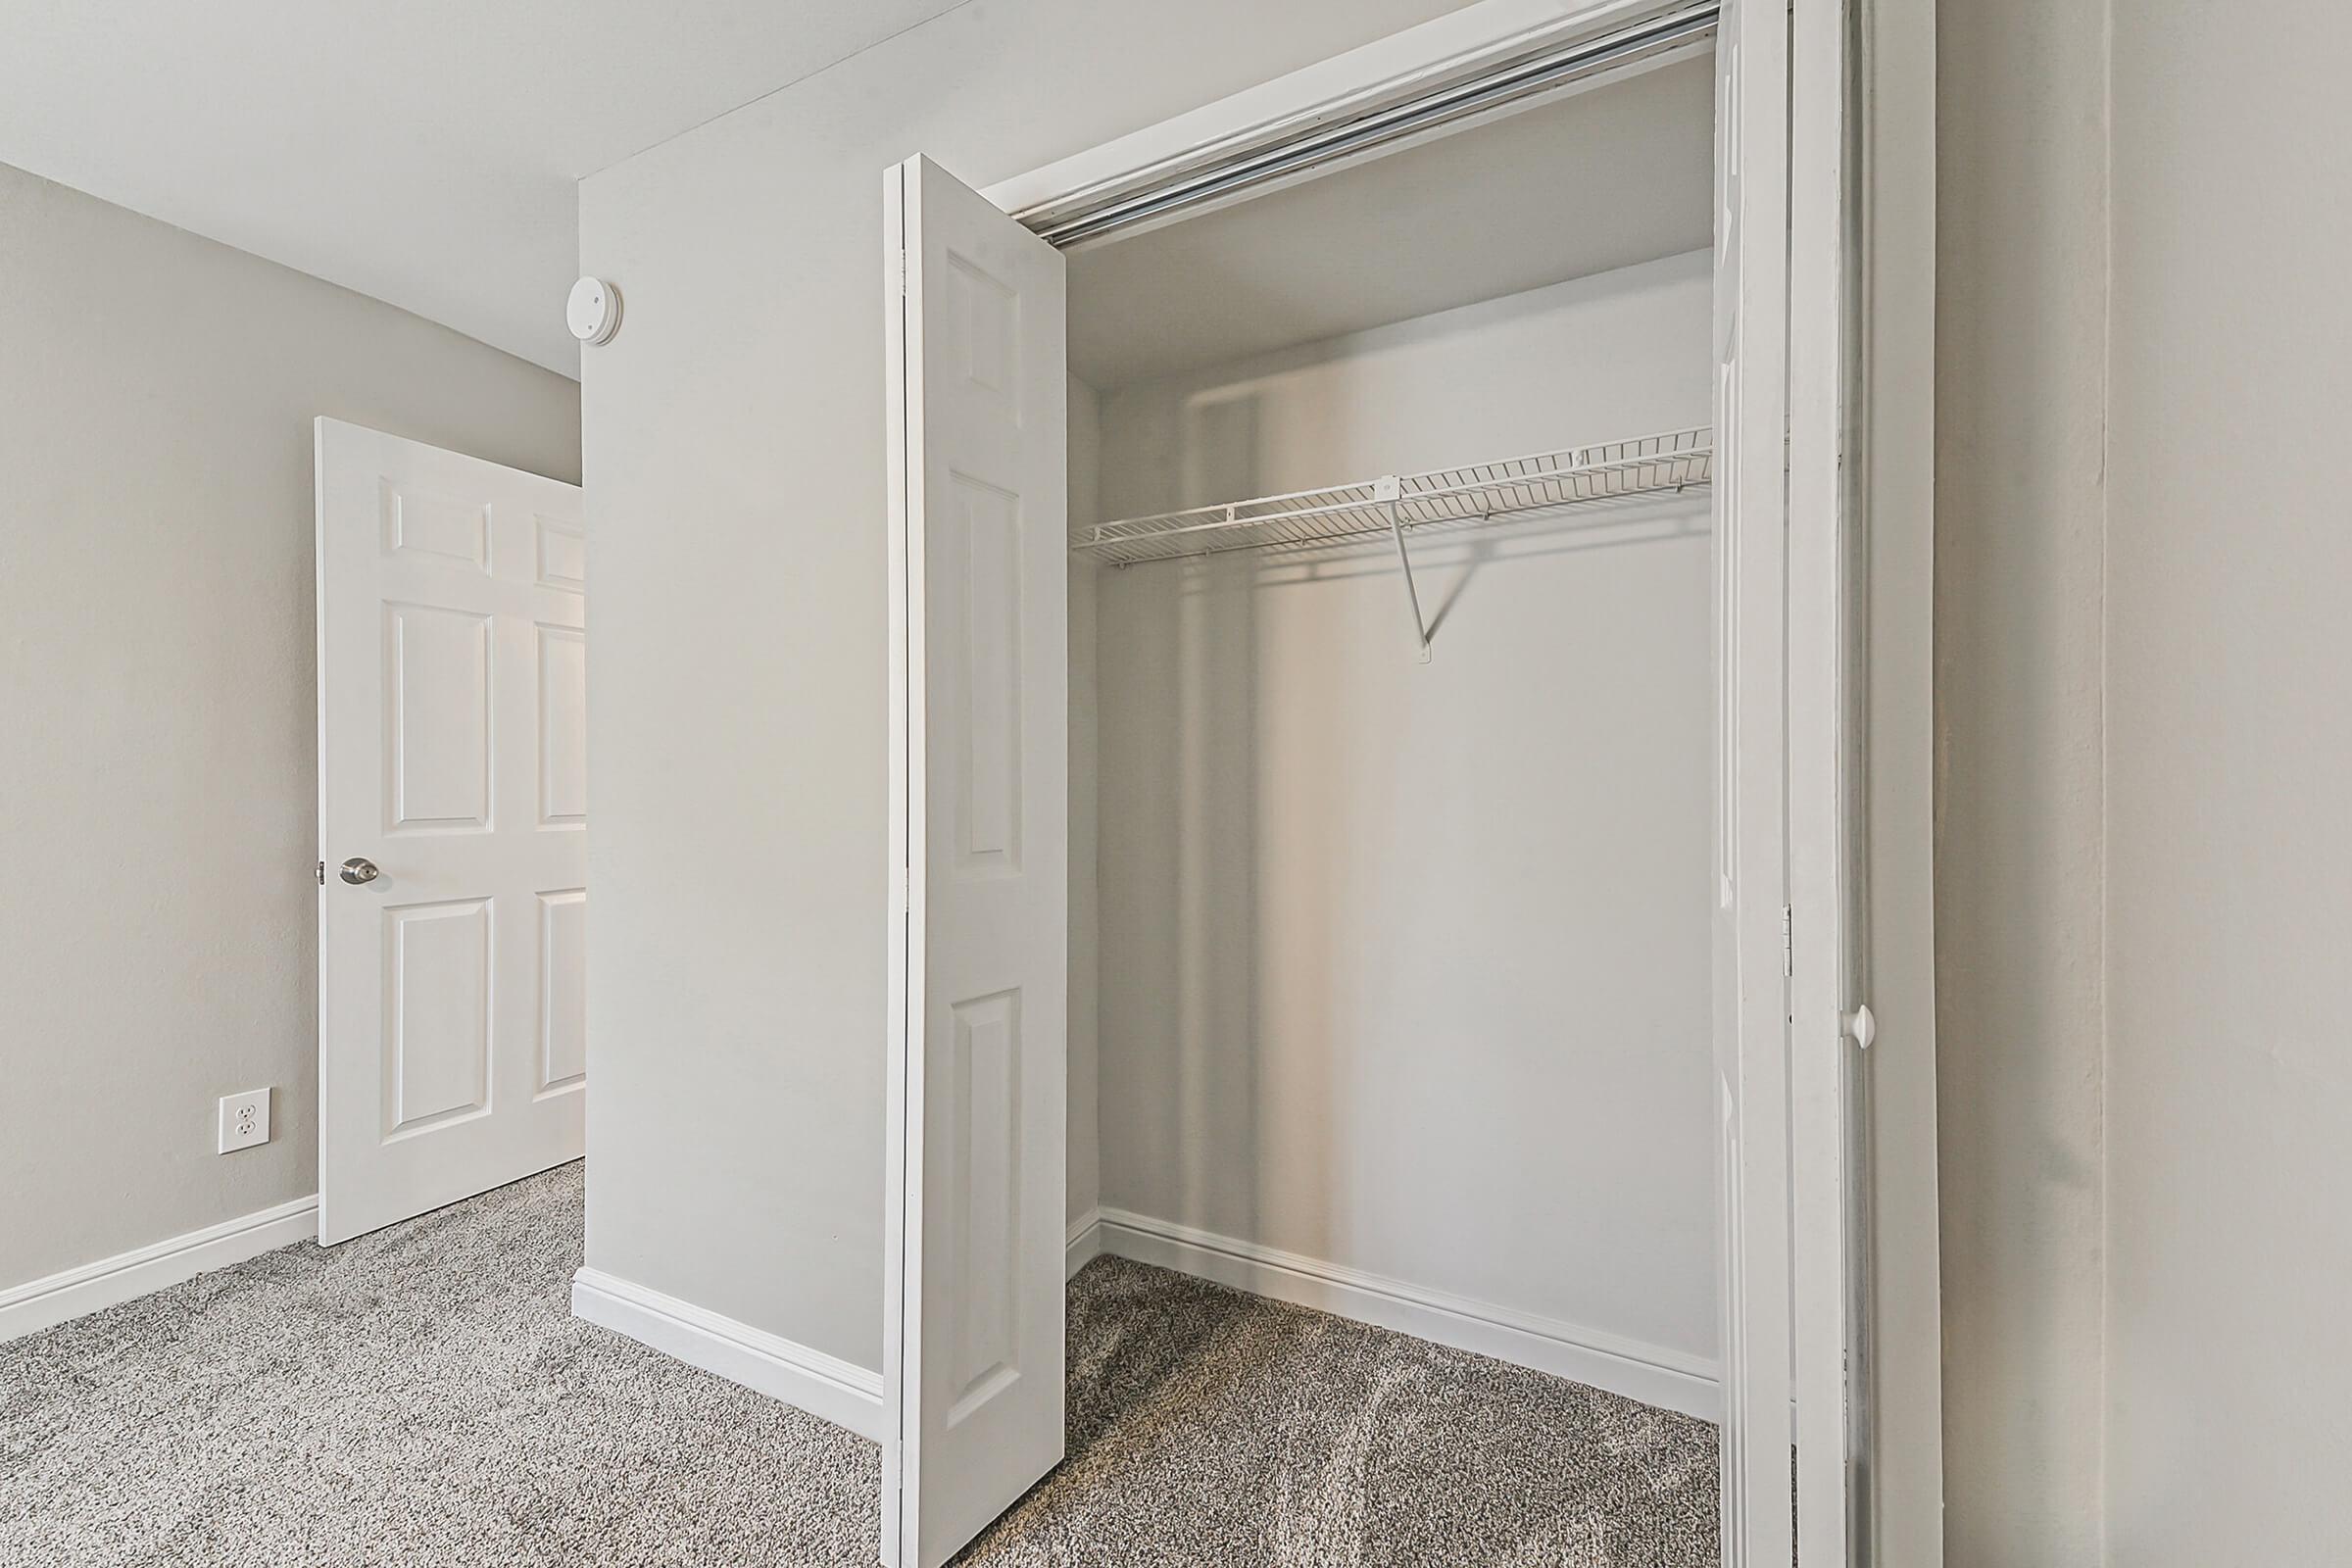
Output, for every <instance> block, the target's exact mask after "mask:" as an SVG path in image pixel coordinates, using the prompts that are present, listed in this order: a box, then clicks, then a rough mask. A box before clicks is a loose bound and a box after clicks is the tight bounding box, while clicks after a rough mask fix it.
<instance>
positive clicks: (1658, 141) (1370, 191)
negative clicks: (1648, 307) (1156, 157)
mask: <svg viewBox="0 0 2352 1568" xmlns="http://www.w3.org/2000/svg"><path fill="white" fill-rule="evenodd" d="M1714 124H1715V121H1714V66H1713V64H1712V62H1711V61H1710V60H1708V59H1705V58H1701V59H1697V60H1690V61H1685V62H1682V63H1680V64H1676V65H1672V66H1666V67H1662V68H1660V69H1658V70H1655V71H1651V72H1648V73H1643V74H1641V75H1637V76H1633V77H1630V78H1627V79H1623V80H1619V81H1615V82H1611V83H1609V84H1607V85H1605V86H1601V87H1597V88H1594V89H1593V90H1590V91H1587V92H1583V93H1579V94H1577V95H1575V96H1573V97H1568V98H1563V99H1558V100H1555V101H1553V102H1551V103H1548V104H1545V105H1543V106H1541V107H1539V108H1535V109H1530V110H1526V111H1524V112H1522V113H1520V114H1517V115H1514V116H1511V117H1510V118H1509V119H1506V120H1500V121H1496V122H1493V123H1489V124H1486V125H1481V126H1479V127H1477V128H1475V129H1472V130H1465V131H1461V132H1458V133H1456V134H1454V135H1451V136H1447V137H1445V138H1443V139H1441V140H1438V141H1433V142H1425V143H1423V144H1421V145H1420V146H1417V147H1411V148H1407V149H1406V150H1405V151H1402V152H1398V153H1393V154H1391V155H1389V156H1388V157H1386V158H1381V159H1377V160H1375V161H1373V162H1370V163H1365V164H1358V165H1355V166H1354V167H1352V168H1348V169H1344V170H1341V171H1339V172H1335V173H1331V174H1327V175H1325V176H1323V177H1322V178H1320V179H1316V180H1311V181H1308V182H1307V183H1305V184H1300V185H1293V186H1290V187H1288V188H1287V189H1282V190H1277V191H1274V192H1272V193H1271V194H1268V195H1264V196H1260V197H1257V198H1256V199H1255V200H1252V201H1248V202H1244V203H1241V204H1240V205H1238V206H1234V207H1227V208H1223V209H1221V210H1218V211H1216V212H1212V213H1208V214H1205V215H1203V216H1201V217H1199V218H1194V219H1190V220H1188V221H1184V222H1180V223H1174V224H1171V225H1169V226H1167V227H1165V228H1156V229H1152V230H1150V231H1148V232H1146V233H1143V234H1139V235H1137V236H1136V237H1134V238H1132V239H1125V240H1120V241H1117V242H1115V243H1111V244H1106V245H1102V246H1099V247H1097V248H1095V249H1092V250H1081V251H1077V252H1074V253H1072V254H1071V256H1070V258H1069V279H1070V365H1071V368H1072V369H1073V370H1075V371H1076V373H1077V374H1078V376H1079V377H1080V378H1081V379H1082V380H1085V381H1087V382H1088V383H1090V384H1091V385H1093V386H1095V387H1096V388H1097V389H1099V390H1108V389H1109V388H1112V387H1118V386H1124V385H1127V384H1129V383H1131V382H1135V381H1140V380H1148V379H1151V378H1152V377H1155V376H1161V375H1173V374H1177V373H1179V372H1182V371H1186V370H1194V369H1200V368H1203V367H1207V366H1212V365H1223V364H1227V363H1229V362H1232V361H1235V360H1240V359H1244V358H1248V357H1250V356H1251V355H1256V354H1264V353H1270V352H1272V351H1274V350H1276V349H1282V348H1289V347H1292V346H1294V345H1296V344H1300V343H1311V342H1316V341H1319V340H1321V339H1323V338H1328V337H1337V336H1339V335H1341V334H1342V333H1346V332H1355V331H1361V330H1364V329H1365V328H1367V327H1373V326H1382V325H1386V324H1388V323H1390V322H1392V321H1403V320H1409V319H1412V318H1414V317H1417V316H1426V315H1428V314H1430V313H1431V312H1433V311H1443V310H1449V309H1451V308H1453V307H1454V306H1458V305H1470V304H1475V303H1477V302H1478V301H1480V300H1489V299H1495V298H1496V297H1498V296H1500V295H1504V294H1515V293H1518V292H1519V291H1521V290H1522V289H1530V288H1537V287H1541V286H1542V285H1544V284H1546V283H1557V282H1563V281H1566V280H1567V279H1569V278H1574V277H1587V276H1590V275H1592V274H1593V273H1595V272H1605V271H1608V270H1611V269H1612V268H1618V267H1630V266H1632V265H1634V264H1635V263H1637V262H1646V261H1654V260H1656V259H1658V258H1659V257H1663V256H1673V255H1678V254H1680V253H1682V252H1685V251H1693V250H1700V249H1703V248H1705V247H1706V246H1707V245H1708V244H1709V243H1710V240H1711V235H1712V226H1711V225H1712V221H1713V215H1714V196H1713V192H1714V177H1715V175H1714Z"/></svg>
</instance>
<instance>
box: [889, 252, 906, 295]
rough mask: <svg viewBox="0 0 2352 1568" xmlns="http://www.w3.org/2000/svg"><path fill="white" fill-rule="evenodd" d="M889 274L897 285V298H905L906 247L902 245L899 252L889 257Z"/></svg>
mask: <svg viewBox="0 0 2352 1568" xmlns="http://www.w3.org/2000/svg"><path fill="white" fill-rule="evenodd" d="M890 275H891V280H892V281H893V282H895V283H897V284H898V286H899V298H901V299H905V298H906V297H907V248H906V247H905V246H903V245H902V246H901V247H899V253H898V254H897V255H896V256H893V257H892V258H891V259H890Z"/></svg>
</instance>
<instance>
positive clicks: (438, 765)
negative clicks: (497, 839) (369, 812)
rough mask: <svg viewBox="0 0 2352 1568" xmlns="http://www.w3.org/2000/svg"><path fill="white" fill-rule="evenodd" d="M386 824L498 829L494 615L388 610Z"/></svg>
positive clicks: (409, 827)
mask: <svg viewBox="0 0 2352 1568" xmlns="http://www.w3.org/2000/svg"><path fill="white" fill-rule="evenodd" d="M384 692H385V696H386V698H387V701H386V703H385V705H384V727H385V735H384V767H385V772H386V775H387V776H386V778H385V780H384V803H385V814H386V817H387V820H386V822H385V826H386V828H387V829H388V830H390V831H393V832H401V831H404V830H406V831H410V832H417V831H427V832H451V831H460V832H463V831H467V830H472V831H477V832H479V831H484V830H487V829H488V828H489V826H490V617H489V616H487V615H477V614H473V613H469V612H466V611H462V610H442V609H437V608H435V607H433V606H429V605H399V604H393V605H386V606H385V607H384Z"/></svg>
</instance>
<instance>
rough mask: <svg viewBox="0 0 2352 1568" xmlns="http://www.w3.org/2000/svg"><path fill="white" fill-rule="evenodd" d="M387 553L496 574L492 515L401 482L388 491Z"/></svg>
mask: <svg viewBox="0 0 2352 1568" xmlns="http://www.w3.org/2000/svg"><path fill="white" fill-rule="evenodd" d="M381 494H382V498H383V515H384V553H385V554H386V555H392V556H431V557H434V558H437V559H438V560H441V561H445V562H454V563H457V564H461V565H466V566H470V567H472V568H473V569H474V570H475V571H488V570H489V569H490V509H489V507H488V506H486V505H484V504H483V503H481V502H479V501H460V500H458V499H456V498H455V497H453V496H440V495H434V494H433V493H432V492H431V491H429V490H419V489H417V488H416V487H415V486H414V485H410V484H407V483H404V482H403V481H401V480H398V479H391V478H387V479H385V480H384V481H383V485H382V491H381Z"/></svg>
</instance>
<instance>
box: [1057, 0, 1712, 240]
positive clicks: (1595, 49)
mask: <svg viewBox="0 0 2352 1568" xmlns="http://www.w3.org/2000/svg"><path fill="white" fill-rule="evenodd" d="M1721 14H1722V6H1721V5H1720V3H1718V0H1704V3H1701V4H1696V5H1690V6H1684V7H1680V8H1678V9H1676V10H1673V11H1671V12H1668V13H1667V14H1665V15H1663V16H1659V17H1653V18H1651V19H1649V20H1648V21H1645V22H1641V23H1637V24H1635V25H1632V26H1629V27H1625V28H1621V29H1619V30H1618V31H1616V32H1611V33H1606V34H1603V35H1602V36H1600V37H1597V38H1584V39H1580V40H1578V41H1576V42H1572V43H1566V44H1559V45H1554V46H1551V47H1549V48H1546V49H1544V50H1542V51H1540V52H1538V53H1536V54H1534V55H1530V56H1526V57H1523V58H1521V59H1518V60H1513V61H1506V62H1503V63H1501V64H1499V65H1497V66H1495V67H1493V68H1491V69H1488V70H1485V71H1482V72H1481V73H1478V74H1477V75H1474V76H1471V77H1469V78H1468V79H1466V80H1455V81H1452V82H1448V83H1445V84H1443V85H1439V86H1435V87H1422V88H1419V89H1418V90H1415V91H1413V92H1412V93H1411V95H1410V96H1406V97H1401V98H1396V99H1392V100H1390V101H1389V102H1386V103H1382V104H1377V105H1373V106H1370V107H1366V108H1364V109H1361V110H1359V111H1357V112H1356V113H1354V114H1351V115H1348V116H1347V117H1346V118H1344V119H1341V120H1338V121H1335V122H1333V123H1330V124H1326V125H1322V126H1319V127H1317V128H1315V129H1313V130H1309V131H1306V132H1303V133H1300V132H1299V131H1298V130H1297V129H1296V128H1295V127H1293V126H1281V127H1275V128H1273V129H1270V130H1269V131H1268V132H1267V139H1265V140H1262V141H1259V142H1257V143H1256V144H1254V145H1251V146H1249V147H1246V148H1244V149H1242V150H1240V151H1236V152H1231V153H1228V154H1226V155H1225V156H1224V157H1222V158H1220V159H1219V160H1218V161H1216V162H1214V163H1211V164H1207V165H1203V166H1202V167H1201V168H1200V169H1197V170H1191V171H1186V172H1181V173H1178V174H1175V175H1173V176H1172V177H1168V178H1164V179H1160V180H1157V181H1155V182H1153V183H1152V184H1149V185H1146V186H1143V187H1142V188H1140V189H1139V188H1135V187H1133V186H1127V187H1123V188H1119V189H1113V190H1107V191H1102V192H1100V193H1098V194H1096V195H1094V196H1092V197H1089V196H1085V195H1081V196H1078V197H1075V198H1070V199H1065V200H1062V201H1057V202H1054V203H1053V204H1051V205H1049V206H1046V207H1042V208H1033V209H1031V210H1029V211H1027V212H1023V213H1020V214H1017V215H1016V216H1017V217H1018V218H1019V219H1020V221H1022V222H1023V223H1025V224H1027V225H1028V226H1029V227H1030V228H1031V229H1033V230H1034V231H1035V232H1036V233H1037V234H1038V235H1039V236H1040V237H1042V238H1043V239H1045V240H1046V242H1047V243H1048V244H1051V245H1054V246H1057V247H1059V248H1062V249H1065V250H1066V249H1068V248H1070V247H1072V246H1076V245H1082V244H1085V243H1086V242H1088V241H1090V240H1095V239H1100V238H1102V237H1103V236H1104V235H1106V234H1109V233H1112V232H1114V231H1115V230H1118V229H1122V228H1127V227H1131V226H1133V225H1134V224H1136V223H1140V222H1144V221H1148V220H1151V219H1155V218H1161V217H1165V216H1167V215H1168V214H1171V213H1176V212H1181V211H1183V210H1185V209H1188V208H1193V207H1199V206H1202V205H1204V204H1206V203H1210V202H1215V201H1220V200H1222V199H1224V198H1227V197H1230V196H1234V195H1238V194H1240V193H1241V192H1244V191H1247V190H1250V189H1251V188H1253V187H1255V186H1258V185H1264V184H1269V183H1272V182H1273V181H1276V180H1282V179H1288V178H1292V177H1294V176H1297V175H1299V174H1302V173H1305V172H1309V171H1311V170H1314V169H1317V168H1320V167H1322V166H1324V165H1327V164H1335V163H1340V162H1344V161H1346V160H1348V159H1350V158H1356V157H1360V156H1363V155H1365V154H1368V153H1370V152H1373V151H1375V150H1377V149H1379V148H1381V147H1383V146H1386V145H1388V144H1390V143H1392V142H1397V141H1403V140H1405V139H1407V138H1410V137H1414V136H1419V135H1423V134H1425V133H1427V132H1430V131H1433V130H1436V129H1439V128H1441V127H1443V126H1445V125H1448V124H1451V123H1454V122H1456V121H1460V120H1467V119H1470V118H1472V117H1474V116H1478V115H1482V114H1485V113H1487V112H1489V111H1490V110H1495V109H1500V108H1503V107H1505V106H1507V105H1510V104H1513V103H1517V102H1519V101H1521V100H1523V99H1528V98H1534V97H1539V96H1541V95H1543V94H1545V93H1549V92H1553V91H1556V90H1558V89H1560V88H1563V87H1567V86H1570V85H1572V84H1574V83H1576V82H1578V81H1582V80H1585V79H1587V78H1589V77H1593V76H1597V75H1602V74H1605V73H1613V72H1619V71H1624V70H1627V69H1629V68H1631V67H1633V66H1636V65H1641V64H1644V63H1647V62H1652V61H1656V60H1659V59H1663V58H1670V57H1672V56H1674V55H1676V54H1679V53H1683V52H1688V51H1691V50H1695V49H1696V48H1697V47H1698V46H1700V45H1703V44H1705V43H1706V42H1708V40H1710V39H1712V38H1713V37H1714V35H1715V30H1716V25H1717V21H1718V18H1719V17H1720V16H1721Z"/></svg>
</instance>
